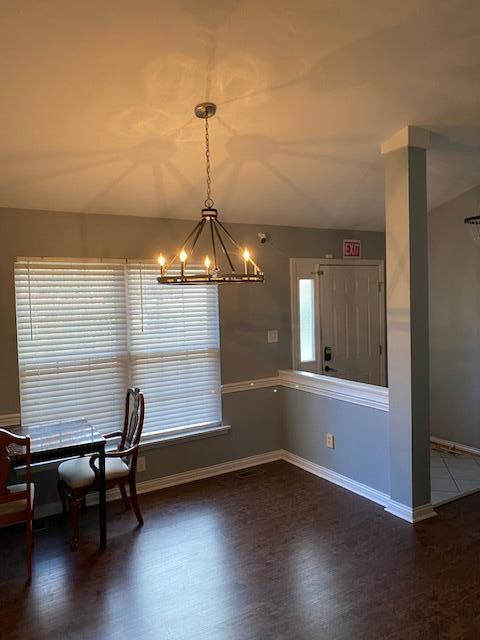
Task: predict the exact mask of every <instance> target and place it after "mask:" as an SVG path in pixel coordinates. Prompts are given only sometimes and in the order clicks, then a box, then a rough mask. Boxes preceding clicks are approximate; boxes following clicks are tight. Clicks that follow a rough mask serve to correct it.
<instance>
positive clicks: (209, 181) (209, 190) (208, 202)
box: [205, 116, 213, 209]
mask: <svg viewBox="0 0 480 640" xmlns="http://www.w3.org/2000/svg"><path fill="white" fill-rule="evenodd" d="M205 160H206V163H205V167H206V173H207V197H206V199H205V206H206V208H207V209H211V208H212V207H213V198H212V174H211V168H210V135H209V130H208V116H207V117H206V118H205Z"/></svg>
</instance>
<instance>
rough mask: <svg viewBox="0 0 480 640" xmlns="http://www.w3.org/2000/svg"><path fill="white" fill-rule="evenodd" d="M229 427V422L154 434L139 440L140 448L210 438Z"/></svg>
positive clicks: (153, 447)
mask: <svg viewBox="0 0 480 640" xmlns="http://www.w3.org/2000/svg"><path fill="white" fill-rule="evenodd" d="M230 429H231V426H230V425H229V424H221V425H219V426H218V427H208V428H206V429H198V430H197V431H189V432H188V433H180V434H176V435H170V436H161V435H158V436H155V437H152V438H147V437H146V438H145V439H144V440H143V442H140V449H141V450H142V451H143V450H145V449H155V448H157V447H168V446H170V445H174V444H184V443H185V442H190V441H192V440H202V439H203V438H212V437H214V436H221V435H224V434H226V433H228V432H229V431H230Z"/></svg>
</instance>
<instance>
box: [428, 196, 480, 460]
mask: <svg viewBox="0 0 480 640" xmlns="http://www.w3.org/2000/svg"><path fill="white" fill-rule="evenodd" d="M479 203H480V187H477V188H476V189H472V190H470V191H467V192H466V193H463V194H462V195H460V196H458V197H457V198H455V199H453V200H451V201H450V202H447V203H445V204H443V205H441V206H440V207H437V208H436V209H433V210H432V211H430V213H429V223H428V231H429V274H430V275H429V277H430V294H429V297H430V432H431V435H433V436H437V437H440V438H445V439H447V440H452V441H454V442H458V443H461V444H466V445H470V446H472V447H476V448H480V420H479V418H480V340H479V337H480V336H479V327H480V286H479V285H480V247H478V246H477V245H475V244H474V242H473V240H472V239H471V237H470V235H469V231H468V228H467V226H466V225H465V224H463V220H464V218H466V217H468V216H472V215H476V214H478V213H479Z"/></svg>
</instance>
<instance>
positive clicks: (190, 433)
mask: <svg viewBox="0 0 480 640" xmlns="http://www.w3.org/2000/svg"><path fill="white" fill-rule="evenodd" d="M29 262H31V263H36V264H39V263H42V262H43V263H46V264H55V263H60V264H61V263H64V264H66V265H68V264H76V265H82V264H85V265H92V264H105V265H115V266H123V276H124V287H123V291H124V295H125V309H124V310H123V309H122V312H123V313H124V314H125V318H123V320H124V321H125V323H126V326H127V329H126V331H127V333H126V339H125V350H126V358H125V360H126V361H125V364H124V365H123V369H124V373H125V377H126V380H127V386H131V385H132V384H134V383H135V381H134V380H133V379H132V378H131V376H132V371H131V367H130V360H131V358H132V355H133V353H132V352H131V349H130V327H129V322H130V315H131V307H130V306H129V301H128V297H129V296H128V292H129V290H128V287H129V284H128V267H129V265H130V267H132V268H136V267H138V265H139V264H142V265H145V266H147V265H148V266H149V267H151V266H152V265H155V262H154V261H153V260H139V259H135V260H131V259H118V258H117V259H114V258H112V259H110V258H48V257H41V258H38V257H23V256H21V257H20V256H19V257H17V258H16V259H15V266H14V274H13V276H14V288H15V318H16V325H17V362H18V376H19V393H20V406H22V372H21V367H20V343H19V340H20V339H19V333H18V325H19V322H18V319H17V272H16V265H17V263H29ZM157 286H158V287H160V285H157ZM165 286H166V285H165ZM203 286H212V285H203ZM24 301H25V298H24V297H23V302H24ZM215 305H216V308H215V313H214V317H215V323H216V326H215V327H214V332H215V333H216V337H217V342H216V350H217V357H216V359H215V360H216V365H215V369H216V376H217V380H218V389H216V392H217V393H218V407H217V408H218V418H219V419H218V421H215V422H208V423H202V424H193V425H186V426H178V425H177V426H172V425H168V426H166V427H165V428H163V429H160V428H157V429H155V428H153V429H151V430H150V431H148V432H145V435H144V437H143V438H142V440H143V442H144V443H148V444H149V443H154V442H161V441H166V442H167V443H168V442H170V441H172V442H174V441H177V440H180V439H185V438H189V437H205V436H207V435H208V434H209V433H210V432H212V435H214V434H215V433H222V432H225V429H226V428H228V425H223V416H222V400H221V358H220V349H221V345H220V317H219V313H220V311H219V297H218V290H217V292H216V294H215ZM119 317H120V316H119ZM23 366H25V365H24V364H23ZM23 377H24V376H23ZM137 386H138V385H137ZM215 386H216V385H215ZM124 391H126V388H125V390H124ZM121 395H122V397H120V398H119V400H118V401H119V403H120V406H123V402H124V392H123V393H122V394H121ZM53 401H54V400H53ZM79 413H80V412H79ZM53 421H58V418H55V419H53ZM41 422H43V423H45V422H51V421H50V420H42V421H41ZM39 423H40V421H39ZM118 427H121V425H118ZM99 429H100V430H102V429H103V427H99Z"/></svg>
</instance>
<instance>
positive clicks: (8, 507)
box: [0, 482, 35, 517]
mask: <svg viewBox="0 0 480 640" xmlns="http://www.w3.org/2000/svg"><path fill="white" fill-rule="evenodd" d="M7 490H8V492H9V493H10V497H12V498H13V494H14V493H25V492H26V491H27V485H26V484H25V483H23V484H11V485H10V486H8V487H7ZM34 495H35V485H34V484H33V482H32V483H31V484H30V503H31V504H33V497H34ZM27 508H28V504H27V498H24V497H22V498H20V499H19V500H13V501H12V502H5V503H3V504H0V517H1V516H10V515H13V514H15V513H22V511H26V510H27Z"/></svg>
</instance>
